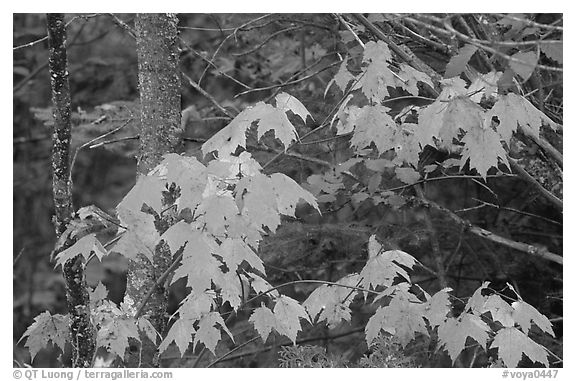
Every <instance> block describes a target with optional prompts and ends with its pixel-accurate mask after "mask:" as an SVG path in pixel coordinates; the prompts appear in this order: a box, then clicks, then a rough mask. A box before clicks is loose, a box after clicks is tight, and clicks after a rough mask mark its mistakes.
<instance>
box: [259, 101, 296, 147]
mask: <svg viewBox="0 0 576 381" xmlns="http://www.w3.org/2000/svg"><path fill="white" fill-rule="evenodd" d="M257 111H258V118H259V119H260V120H259V121H258V139H261V138H262V136H264V134H265V133H266V132H268V131H273V132H274V135H275V136H276V138H277V139H279V140H280V141H281V142H282V144H283V145H284V148H287V147H288V146H289V145H290V144H291V143H292V142H293V141H294V140H296V137H297V136H296V128H295V127H294V125H293V124H292V123H290V120H288V117H287V116H286V112H285V111H284V110H281V109H278V108H276V107H273V106H271V105H269V104H264V103H262V104H260V107H259V108H258V109H257Z"/></svg>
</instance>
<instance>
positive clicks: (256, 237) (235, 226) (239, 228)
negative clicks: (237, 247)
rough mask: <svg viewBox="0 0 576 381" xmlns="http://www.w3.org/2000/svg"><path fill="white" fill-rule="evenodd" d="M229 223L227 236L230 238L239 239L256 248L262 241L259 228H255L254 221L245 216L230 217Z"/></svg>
mask: <svg viewBox="0 0 576 381" xmlns="http://www.w3.org/2000/svg"><path fill="white" fill-rule="evenodd" d="M227 222H228V223H229V225H228V230H227V234H228V237H230V238H241V239H243V240H244V241H245V242H246V243H247V244H249V245H250V246H252V247H254V248H257V247H258V245H259V243H260V241H261V240H262V235H261V234H260V228H259V227H258V226H256V223H255V222H254V221H251V220H250V219H248V218H247V217H246V216H243V215H241V214H237V215H235V216H232V218H231V219H230V220H227Z"/></svg>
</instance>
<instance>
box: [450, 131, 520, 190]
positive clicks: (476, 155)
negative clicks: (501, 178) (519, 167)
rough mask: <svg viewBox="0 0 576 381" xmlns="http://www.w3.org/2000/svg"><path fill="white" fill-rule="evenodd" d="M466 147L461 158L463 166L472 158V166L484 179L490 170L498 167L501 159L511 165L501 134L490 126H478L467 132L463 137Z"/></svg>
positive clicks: (461, 165)
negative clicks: (501, 140) (501, 141)
mask: <svg viewBox="0 0 576 381" xmlns="http://www.w3.org/2000/svg"><path fill="white" fill-rule="evenodd" d="M461 141H462V143H464V144H465V145H464V149H463V151H462V158H461V159H460V167H461V168H462V167H463V166H464V165H465V164H466V162H467V161H468V160H470V163H469V165H470V168H471V169H476V172H478V174H479V175H480V176H482V177H483V178H484V179H486V175H487V173H488V170H489V169H490V168H492V167H496V168H497V167H498V163H499V161H501V162H503V163H504V164H505V165H506V166H507V167H509V164H508V159H507V154H506V151H505V150H504V147H502V144H501V143H500V136H499V135H498V134H497V133H496V132H495V131H494V130H492V128H490V127H485V128H483V127H476V128H474V129H472V130H470V131H468V132H467V133H466V135H464V137H463V138H462V140H461Z"/></svg>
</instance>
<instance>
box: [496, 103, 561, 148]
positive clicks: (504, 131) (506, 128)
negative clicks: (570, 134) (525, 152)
mask: <svg viewBox="0 0 576 381" xmlns="http://www.w3.org/2000/svg"><path fill="white" fill-rule="evenodd" d="M494 116H496V117H497V118H498V120H499V121H500V123H499V124H498V127H497V128H496V130H497V131H498V134H499V135H500V137H501V139H502V140H503V141H504V142H506V144H508V145H509V144H510V138H511V137H512V133H514V132H515V131H516V129H517V127H518V126H521V127H522V128H523V130H524V131H526V133H528V134H533V136H539V135H540V127H541V126H542V124H544V123H545V124H548V125H550V126H551V127H552V128H553V129H554V128H555V127H556V123H554V122H553V121H552V120H551V119H550V118H548V117H547V116H546V115H545V114H544V113H542V112H541V111H540V110H538V109H537V108H536V107H534V105H532V103H530V102H529V101H527V100H526V99H525V98H524V97H521V96H519V95H516V94H514V93H509V94H507V95H504V96H501V97H500V98H499V99H498V101H497V102H496V103H495V104H494V106H493V107H492V108H491V109H490V110H488V112H487V113H486V116H485V124H486V125H490V123H491V121H492V117H494Z"/></svg>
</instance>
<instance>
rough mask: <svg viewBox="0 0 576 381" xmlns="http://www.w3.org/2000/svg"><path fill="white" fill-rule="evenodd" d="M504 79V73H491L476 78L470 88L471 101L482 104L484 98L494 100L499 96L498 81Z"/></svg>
mask: <svg viewBox="0 0 576 381" xmlns="http://www.w3.org/2000/svg"><path fill="white" fill-rule="evenodd" d="M500 77H502V72H496V71H491V72H490V73H486V74H482V75H479V76H478V77H476V79H474V81H472V83H471V84H470V86H469V87H468V93H470V94H471V95H470V100H471V101H472V102H476V103H480V101H481V100H482V98H492V97H495V96H497V95H498V81H499V80H500Z"/></svg>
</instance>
